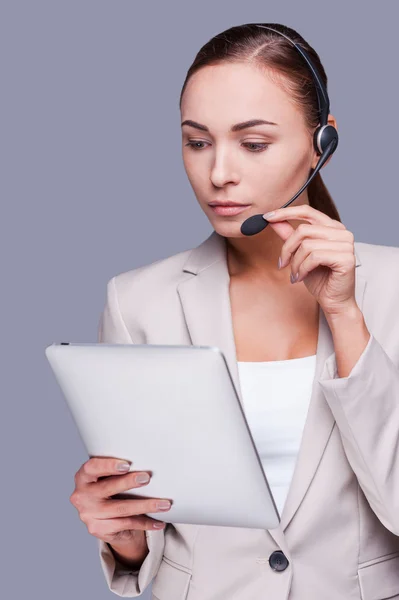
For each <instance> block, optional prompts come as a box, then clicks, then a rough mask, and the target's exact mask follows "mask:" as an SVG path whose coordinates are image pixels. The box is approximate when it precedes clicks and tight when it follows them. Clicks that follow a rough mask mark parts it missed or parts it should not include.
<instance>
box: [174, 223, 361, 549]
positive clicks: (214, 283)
mask: <svg viewBox="0 0 399 600" xmlns="http://www.w3.org/2000/svg"><path fill="white" fill-rule="evenodd" d="M355 254H356V267H358V266H360V264H361V263H360V260H359V257H358V254H357V252H356V250H355ZM183 271H185V272H186V273H191V274H192V275H193V276H192V277H189V278H186V279H184V280H183V281H181V282H180V283H179V284H178V286H177V291H178V294H179V296H180V300H181V303H182V308H183V312H184V318H185V320H186V324H187V328H188V332H189V335H190V338H191V342H192V344H193V345H195V346H217V347H218V348H219V349H220V350H221V351H222V352H223V354H224V356H225V358H226V362H227V365H228V368H229V371H230V374H231V377H232V379H233V382H234V386H235V388H236V391H237V395H238V398H239V401H240V403H241V405H243V400H242V392H241V387H240V381H239V372H238V366H237V356H236V346H235V340H234V332H233V323H232V314H231V305H230V293H229V283H230V275H229V272H228V267H227V255H226V239H225V238H224V237H223V236H220V235H219V234H218V233H217V232H216V231H213V232H212V234H211V235H210V236H209V237H208V238H207V239H206V240H205V241H204V242H202V244H200V245H199V246H198V247H197V248H194V249H193V250H192V251H191V253H190V254H189V256H188V259H187V260H186V263H185V264H184V266H183ZM365 285H366V280H365V278H364V277H363V276H362V275H360V274H359V272H358V271H356V301H357V304H358V306H359V307H360V309H361V308H362V305H363V294H364V289H365ZM266 335H267V331H265V336H266ZM333 352H334V346H333V340H332V334H331V331H330V328H329V326H328V323H327V321H326V318H325V316H324V313H323V311H322V310H321V308H320V311H319V332H318V342H317V354H316V371H315V377H314V381H313V387H312V393H311V398H310V404H309V410H308V414H307V418H306V422H305V427H304V430H303V435H302V441H301V446H300V450H299V454H298V457H297V461H296V466H295V470H294V474H293V477H292V481H291V485H290V488H289V491H288V495H287V499H286V502H285V505H284V510H283V512H282V514H281V519H280V525H279V527H278V528H276V529H273V530H269V533H270V534H271V535H272V537H273V538H274V539H275V541H276V542H277V543H278V544H279V546H280V547H283V545H284V535H283V532H284V530H285V529H286V528H287V526H288V524H289V522H290V521H291V519H292V518H293V516H294V514H295V513H296V511H297V510H298V508H299V506H300V504H301V502H302V500H303V498H304V496H305V494H306V491H307V489H308V487H309V485H310V483H311V481H312V479H313V477H314V475H315V472H316V470H317V468H318V465H319V463H320V460H321V458H322V455H323V452H324V449H325V447H326V445H327V442H328V439H329V437H330V435H331V432H332V429H333V426H334V423H335V421H334V418H333V416H332V413H331V410H330V408H329V406H328V404H327V402H326V401H325V398H324V395H323V391H322V389H321V386H319V385H318V379H319V378H320V376H321V374H322V372H323V368H324V364H325V361H326V360H327V358H328V357H329V356H330V355H331V354H332V353H333Z"/></svg>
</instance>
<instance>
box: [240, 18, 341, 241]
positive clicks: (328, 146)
mask: <svg viewBox="0 0 399 600" xmlns="http://www.w3.org/2000/svg"><path fill="white" fill-rule="evenodd" d="M255 25H256V27H262V28H263V29H270V30H271V31H274V32H276V33H278V34H279V35H282V36H283V37H285V39H286V40H288V41H289V42H290V43H291V44H293V46H295V48H296V49H297V50H298V52H299V53H300V54H301V55H302V56H303V58H304V59H305V60H306V63H307V65H308V67H309V68H310V71H311V73H312V77H313V81H314V84H315V86H316V93H317V101H318V105H319V121H320V125H319V126H318V127H317V129H316V131H315V132H314V135H313V145H314V147H315V150H316V152H317V154H318V155H320V160H319V162H318V163H317V165H316V167H315V168H314V170H313V172H312V174H311V175H310V177H309V179H308V180H307V181H306V183H305V184H304V185H303V186H302V187H301V189H300V190H299V192H297V193H296V194H295V196H294V197H293V198H291V200H289V201H288V202H286V203H285V204H284V205H283V206H281V208H285V207H286V206H288V205H289V204H291V202H293V201H294V200H295V199H296V198H297V197H298V196H299V195H300V194H302V192H303V190H304V189H305V188H306V187H307V186H308V185H309V183H310V182H311V181H312V179H313V178H314V177H315V176H316V174H317V173H318V172H319V171H320V169H321V167H322V166H323V165H324V163H325V162H326V160H327V159H328V158H329V157H330V156H331V155H332V153H333V152H334V151H335V149H336V147H337V146H338V131H337V130H336V129H335V127H333V125H328V124H327V122H328V115H329V112H330V100H329V98H328V94H327V90H326V87H325V85H324V83H323V81H322V79H321V77H320V75H319V73H318V72H317V69H316V67H315V66H314V64H313V63H312V61H311V59H310V57H309V55H308V53H307V52H306V51H305V50H304V49H303V48H302V47H301V46H299V44H296V43H295V42H293V41H292V40H291V39H290V38H289V37H288V36H286V35H285V34H284V33H281V31H278V30H277V29H273V27H267V26H266V25H258V24H257V23H255ZM268 224H269V221H267V220H266V219H264V218H263V216H262V215H261V214H260V215H252V217H249V219H246V220H245V221H244V222H243V223H242V225H241V233H243V234H244V235H255V234H256V233H260V232H261V231H262V230H263V229H265V227H266V226H267V225H268Z"/></svg>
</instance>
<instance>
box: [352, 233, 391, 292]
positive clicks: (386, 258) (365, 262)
mask: <svg viewBox="0 0 399 600" xmlns="http://www.w3.org/2000/svg"><path fill="white" fill-rule="evenodd" d="M354 245H355V250H356V253H357V255H358V257H359V260H360V263H361V264H360V266H359V267H358V268H359V269H360V271H359V273H362V274H363V275H364V276H365V277H367V279H368V280H369V281H376V282H380V283H383V282H386V283H392V285H394V286H395V285H396V286H399V247H397V246H385V245H382V244H369V243H368V242H356V241H355V243H354Z"/></svg>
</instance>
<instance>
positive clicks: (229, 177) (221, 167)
mask: <svg viewBox="0 0 399 600" xmlns="http://www.w3.org/2000/svg"><path fill="white" fill-rule="evenodd" d="M210 180H211V181H212V183H213V185H214V186H216V187H223V186H225V185H226V183H238V181H239V175H238V171H237V169H236V167H235V161H234V158H233V156H232V155H231V153H229V152H228V151H227V150H226V149H225V148H224V149H223V148H220V149H219V150H215V155H214V161H213V165H212V168H211V173H210Z"/></svg>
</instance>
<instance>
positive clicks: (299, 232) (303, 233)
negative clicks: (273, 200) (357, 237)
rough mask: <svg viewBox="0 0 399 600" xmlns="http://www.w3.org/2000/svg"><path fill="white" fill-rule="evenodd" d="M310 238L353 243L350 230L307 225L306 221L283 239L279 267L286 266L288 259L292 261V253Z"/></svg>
mask: <svg viewBox="0 0 399 600" xmlns="http://www.w3.org/2000/svg"><path fill="white" fill-rule="evenodd" d="M312 239H320V240H330V241H331V243H335V242H340V241H341V242H347V243H350V244H352V245H353V242H354V235H353V233H352V232H351V231H348V230H347V229H345V230H343V229H334V228H332V227H323V226H318V225H309V224H308V223H301V224H300V225H298V227H297V228H296V230H294V231H293V233H292V234H291V235H290V237H289V238H288V239H287V240H286V241H285V243H284V244H283V247H282V248H281V252H280V257H281V267H280V268H284V267H286V266H287V265H288V264H289V263H290V261H292V256H293V254H294V253H296V252H297V250H298V248H299V247H300V246H301V245H303V244H304V243H305V242H306V240H312ZM309 246H310V245H309ZM353 251H354V250H353Z"/></svg>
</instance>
